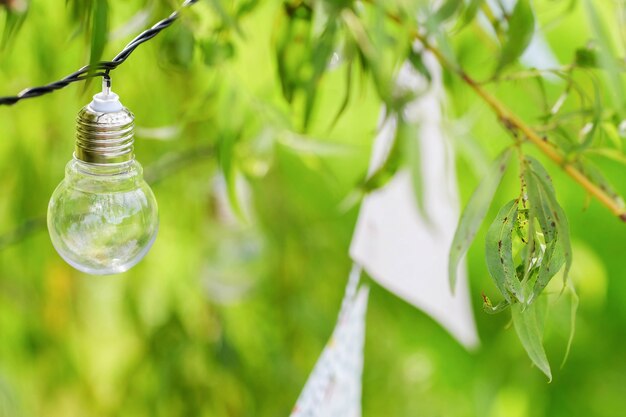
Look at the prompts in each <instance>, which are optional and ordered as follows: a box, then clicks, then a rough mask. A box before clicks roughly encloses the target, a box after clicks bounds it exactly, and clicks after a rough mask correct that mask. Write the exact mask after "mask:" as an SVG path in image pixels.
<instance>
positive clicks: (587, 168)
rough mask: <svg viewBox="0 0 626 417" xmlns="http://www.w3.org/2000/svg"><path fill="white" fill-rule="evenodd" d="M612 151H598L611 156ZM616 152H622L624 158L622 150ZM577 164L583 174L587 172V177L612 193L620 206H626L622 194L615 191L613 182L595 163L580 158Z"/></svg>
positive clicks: (603, 189)
mask: <svg viewBox="0 0 626 417" xmlns="http://www.w3.org/2000/svg"><path fill="white" fill-rule="evenodd" d="M611 151H612V149H604V150H600V149H599V150H598V151H597V152H596V153H598V154H601V155H605V156H608V157H610V155H611ZM615 154H621V155H622V158H624V155H623V154H622V153H621V152H617V151H616V152H615ZM616 156H617V155H616ZM575 165H576V167H578V169H580V171H581V172H582V173H583V174H585V176H586V177H587V178H589V179H590V180H591V182H593V183H594V184H595V185H597V186H598V187H600V188H601V189H602V191H604V192H605V193H607V194H608V195H610V196H611V198H612V199H613V200H614V201H615V202H616V203H617V204H618V205H619V206H620V207H624V199H623V198H622V196H621V195H619V193H618V192H617V191H615V188H614V187H613V185H611V183H610V182H609V181H608V180H607V179H606V177H605V176H604V174H603V173H602V171H600V170H599V169H598V168H597V167H596V166H595V165H594V164H592V163H591V162H590V161H589V160H587V159H586V158H579V159H578V161H577V162H576V163H575Z"/></svg>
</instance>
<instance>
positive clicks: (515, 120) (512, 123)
mask: <svg viewBox="0 0 626 417" xmlns="http://www.w3.org/2000/svg"><path fill="white" fill-rule="evenodd" d="M413 36H414V37H415V39H417V40H419V41H420V42H421V43H422V44H423V45H424V48H426V49H427V50H428V51H430V52H431V53H432V54H433V55H434V56H435V57H436V58H437V60H438V61H439V63H440V64H441V66H442V67H444V68H446V69H448V70H450V71H452V72H454V73H455V74H457V75H458V76H459V77H460V78H461V79H462V80H463V81H464V82H465V83H466V84H467V85H468V86H469V87H470V88H471V89H472V90H474V92H475V93H476V94H478V96H480V98H482V99H483V101H485V102H486V103H487V104H488V105H489V107H491V109H492V110H493V112H494V113H495V114H496V116H497V117H498V118H499V119H500V120H501V121H502V122H503V123H504V125H505V126H506V127H507V128H508V130H509V131H515V130H518V131H520V132H522V133H523V134H524V136H526V138H527V139H528V141H529V142H531V143H532V144H533V145H535V146H536V147H537V148H538V149H539V150H540V151H541V152H542V153H543V154H544V155H545V156H547V157H548V158H549V159H551V160H552V161H553V162H554V163H555V164H557V165H558V166H560V167H561V168H562V169H563V170H564V171H565V172H566V173H567V174H568V175H569V176H570V177H571V178H572V179H573V180H574V181H576V182H577V183H578V184H579V185H581V186H582V187H583V188H584V189H585V190H586V191H587V192H588V193H589V194H591V195H592V196H594V197H595V198H597V199H598V200H599V201H600V203H602V204H603V205H605V206H606V207H607V208H608V209H609V210H610V211H611V212H612V213H613V214H614V215H615V216H617V217H618V218H619V219H620V220H622V221H624V222H626V209H624V207H623V205H622V204H620V203H619V202H618V201H616V200H615V199H614V198H613V197H611V196H610V195H609V194H608V193H606V192H605V191H604V190H603V189H602V188H600V187H599V186H597V185H596V184H594V183H593V182H592V181H591V180H590V179H589V178H587V176H585V174H583V173H582V172H581V171H580V170H579V169H578V168H576V166H574V165H572V164H571V163H569V162H568V161H567V159H566V158H565V156H563V155H562V154H561V153H560V152H559V151H558V150H556V149H555V148H554V147H552V146H551V145H550V144H549V143H548V142H547V141H546V140H544V139H543V138H542V137H541V136H540V135H539V134H537V132H535V131H534V130H533V129H532V128H531V127H530V126H529V125H528V124H526V123H525V122H524V121H523V120H521V119H520V118H519V117H518V116H517V115H515V114H514V113H513V112H512V111H511V110H509V109H508V108H507V107H506V106H505V105H504V104H502V102H501V101H500V100H498V99H497V98H496V97H495V96H493V95H492V94H491V93H489V92H488V91H487V90H486V89H485V88H484V87H483V86H481V85H480V84H479V83H477V82H476V81H475V80H474V79H472V78H471V77H470V76H469V75H467V74H466V73H465V72H464V71H463V70H462V69H461V68H458V67H456V66H455V65H454V64H453V63H451V62H450V61H449V60H448V59H447V58H446V57H445V56H444V55H443V53H441V51H440V50H439V49H437V48H436V47H434V46H433V45H432V44H430V43H429V42H428V40H427V39H426V38H425V37H424V36H423V35H420V34H419V33H417V32H415V33H413Z"/></svg>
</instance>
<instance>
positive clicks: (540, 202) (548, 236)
mask: <svg viewBox="0 0 626 417" xmlns="http://www.w3.org/2000/svg"><path fill="white" fill-rule="evenodd" d="M524 179H525V182H526V195H527V196H528V202H529V203H530V211H531V218H537V220H538V221H539V225H540V226H541V231H542V232H543V238H544V240H545V242H546V243H550V242H552V241H553V240H554V239H555V238H556V234H557V228H556V220H555V218H554V214H553V213H552V209H551V208H550V204H549V202H548V199H547V197H546V191H545V190H544V187H543V185H542V183H541V182H540V181H539V180H538V179H537V178H536V176H535V175H534V174H533V173H532V170H531V169H528V171H527V172H526V174H525V176H524ZM550 191H551V192H554V190H550Z"/></svg>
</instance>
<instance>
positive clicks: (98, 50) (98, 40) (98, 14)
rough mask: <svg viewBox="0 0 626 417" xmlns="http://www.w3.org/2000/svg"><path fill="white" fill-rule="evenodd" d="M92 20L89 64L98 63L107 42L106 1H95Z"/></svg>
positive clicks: (107, 18)
mask: <svg viewBox="0 0 626 417" xmlns="http://www.w3.org/2000/svg"><path fill="white" fill-rule="evenodd" d="M92 19H93V20H92V24H91V53H90V55H89V63H90V64H94V63H96V62H98V61H100V59H101V58H102V54H103V53H104V47H105V45H106V42H107V36H108V33H109V3H108V1H107V0H96V2H95V7H94V8H93V17H92Z"/></svg>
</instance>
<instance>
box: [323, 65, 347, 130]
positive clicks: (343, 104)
mask: <svg viewBox="0 0 626 417" xmlns="http://www.w3.org/2000/svg"><path fill="white" fill-rule="evenodd" d="M352 63H353V61H352V60H350V61H348V64H347V65H346V81H345V85H346V91H345V93H344V96H343V100H342V101H341V105H340V106H339V110H338V111H337V114H336V115H335V117H334V118H333V121H332V122H331V123H330V125H329V126H328V130H329V131H330V130H332V129H333V128H334V127H335V125H336V124H337V122H338V121H339V119H340V118H341V116H342V115H343V113H344V112H345V111H346V109H347V108H348V104H350V94H352Z"/></svg>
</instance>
